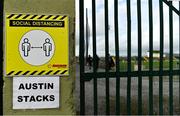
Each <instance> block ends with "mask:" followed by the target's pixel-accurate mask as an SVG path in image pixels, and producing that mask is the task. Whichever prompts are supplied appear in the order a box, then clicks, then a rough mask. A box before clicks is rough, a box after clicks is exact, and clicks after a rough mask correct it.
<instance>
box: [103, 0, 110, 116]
mask: <svg viewBox="0 0 180 116" xmlns="http://www.w3.org/2000/svg"><path fill="white" fill-rule="evenodd" d="M104 8H105V10H104V11H105V13H104V14H105V56H106V58H105V62H106V69H105V71H106V114H110V107H109V77H108V73H109V24H108V0H105V3H104Z"/></svg>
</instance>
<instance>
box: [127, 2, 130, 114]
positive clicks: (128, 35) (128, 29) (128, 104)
mask: <svg viewBox="0 0 180 116" xmlns="http://www.w3.org/2000/svg"><path fill="white" fill-rule="evenodd" d="M127 42H128V43H127V44H128V45H127V47H128V51H127V54H128V58H127V62H128V71H127V72H128V74H130V73H131V6H130V0H127ZM127 76H128V77H127V79H128V80H127V114H131V76H130V75H127Z"/></svg>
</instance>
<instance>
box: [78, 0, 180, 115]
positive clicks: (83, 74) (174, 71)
mask: <svg viewBox="0 0 180 116" xmlns="http://www.w3.org/2000/svg"><path fill="white" fill-rule="evenodd" d="M146 1H147V3H148V5H147V6H148V22H146V23H148V25H149V27H148V29H149V32H148V36H149V49H148V50H149V57H148V58H147V63H146V64H147V66H148V68H147V69H146V70H143V65H144V62H143V60H144V58H143V53H142V52H143V51H142V40H143V39H144V38H143V37H142V34H143V30H142V17H141V16H142V9H141V7H142V5H141V3H142V1H141V0H137V2H136V3H137V4H136V6H137V38H138V40H137V41H138V45H137V59H136V61H137V70H132V67H133V63H132V61H133V59H132V58H133V57H132V39H133V38H132V35H131V34H132V33H131V31H132V25H133V24H132V23H131V22H132V19H131V16H132V15H133V14H131V0H126V11H127V15H126V22H127V27H126V31H127V51H126V52H127V56H126V57H125V59H126V60H125V62H127V64H126V65H127V70H126V71H122V70H121V67H122V66H121V65H122V63H121V62H124V61H123V60H121V56H120V52H121V51H120V48H119V46H120V45H121V44H124V43H121V44H119V38H121V35H119V27H118V26H119V25H118V24H119V21H120V18H119V17H118V13H119V12H121V11H120V10H118V3H119V1H118V0H114V18H113V19H114V21H113V22H114V35H115V36H114V43H115V44H114V45H115V51H114V52H115V64H116V65H115V69H114V70H110V69H109V53H110V49H109V46H111V44H110V42H109V41H110V38H109V14H108V9H109V8H108V0H104V27H105V30H104V32H105V35H104V42H105V43H104V45H105V49H104V51H105V55H104V56H105V57H104V59H105V60H104V63H105V71H100V72H99V71H97V65H96V64H97V63H98V60H97V59H96V57H95V56H96V55H97V42H98V41H97V35H96V33H97V29H96V28H97V25H96V24H97V22H96V21H97V20H96V17H97V16H96V10H97V7H96V3H97V2H98V1H97V0H92V11H91V12H92V17H91V18H92V29H91V32H92V55H93V67H94V68H93V70H92V71H86V70H85V56H84V52H85V51H84V48H85V42H84V41H85V40H84V37H85V28H84V27H85V26H84V25H85V21H84V2H86V1H85V0H79V16H80V22H79V23H80V49H79V53H80V55H79V57H80V59H79V60H80V114H85V103H86V101H85V97H86V96H85V92H86V91H85V84H86V83H88V82H89V80H91V79H93V87H94V88H92V89H93V93H92V94H93V99H92V101H93V104H94V114H98V112H99V111H98V105H99V104H98V85H97V80H98V79H103V78H104V79H105V87H106V88H105V101H106V103H105V104H106V105H105V107H104V108H105V109H106V114H111V113H110V94H109V93H110V89H109V88H110V86H111V85H110V83H109V80H110V79H115V80H116V94H115V95H114V96H115V114H122V113H121V112H120V111H121V109H122V108H123V107H127V108H126V109H127V110H126V114H132V107H131V105H132V101H131V99H132V98H131V92H132V91H131V88H132V86H131V81H132V79H133V78H137V80H138V84H137V87H138V88H137V89H138V93H137V98H138V100H137V107H138V111H137V114H142V113H143V105H142V104H143V100H142V97H143V96H142V89H143V88H142V80H143V78H148V85H149V89H148V90H147V91H148V97H149V98H148V102H147V103H146V104H147V107H148V112H147V114H155V113H154V111H155V108H154V104H153V103H154V102H155V101H154V97H153V92H154V91H153V90H154V88H153V83H154V78H157V77H158V83H159V84H158V92H159V95H158V99H159V101H158V104H159V105H158V107H159V110H158V114H163V113H164V108H163V106H164V101H163V89H164V88H165V87H164V86H163V82H164V78H165V77H166V78H167V76H168V91H169V92H168V96H169V97H168V114H173V112H174V111H175V109H174V105H173V104H174V103H175V102H176V101H175V102H174V100H173V82H174V80H173V79H174V77H175V76H176V80H178V84H179V83H180V78H177V77H180V65H179V61H180V47H179V50H178V52H179V53H178V55H177V56H176V61H175V60H174V57H175V56H174V50H173V45H174V44H173V42H174V41H173V40H174V34H173V32H174V31H173V14H176V15H177V16H180V10H178V9H177V8H176V7H174V6H173V2H172V1H168V0H159V1H158V3H159V6H158V8H159V9H156V12H159V20H158V21H159V25H158V27H159V58H157V59H155V58H154V56H153V55H154V49H153V44H154V39H155V38H153V35H154V33H153V29H154V27H153V26H154V24H153V21H154V19H153V13H154V12H153V0H146ZM156 1H157V0H156ZM176 2H177V1H176ZM178 4H179V9H180V2H179V3H178ZM164 6H168V9H169V14H168V16H169V17H164V14H165V11H163V10H164ZM165 18H168V20H169V23H168V26H169V28H168V30H169V31H168V34H169V37H168V38H169V42H168V43H169V51H168V53H169V54H168V57H166V58H165V57H164V53H165V51H164V48H165V45H164V42H165V39H164V36H165V35H164V34H165V32H164V25H165V23H164V19H165ZM179 22H180V18H179ZM179 25H180V23H179ZM179 25H175V26H177V27H178V28H180V26H179ZM178 31H180V30H178ZM178 36H179V38H180V35H178ZM177 42H178V41H177ZM179 42H180V41H179ZM178 45H179V46H180V44H179V43H178ZM100 60H102V58H100ZM155 60H156V64H155V63H154V61H155ZM165 60H166V61H167V62H168V63H167V62H165ZM174 62H176V63H177V64H176V63H174ZM157 64H158V66H157V67H158V68H156V69H155V68H154V67H156V66H155V65H157ZM167 64H168V68H164V67H165V65H167ZM175 65H178V68H174V66H175ZM122 78H127V93H126V95H127V97H126V105H124V106H122V105H121V104H120V95H121V91H120V81H121V79H122ZM178 89H179V88H178ZM179 90H180V89H179ZM100 91H102V90H100ZM176 94H179V93H176ZM178 96H179V95H178ZM178 101H179V100H178ZM179 110H180V109H179Z"/></svg>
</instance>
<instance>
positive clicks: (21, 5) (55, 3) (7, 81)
mask: <svg viewBox="0 0 180 116" xmlns="http://www.w3.org/2000/svg"><path fill="white" fill-rule="evenodd" d="M4 13H28V14H31V13H32V14H37V13H38V14H62V15H63V14H66V15H68V16H69V65H70V66H69V69H70V70H69V77H62V78H61V79H60V108H57V109H41V110H40V109H33V110H13V109H12V100H13V98H12V95H13V90H12V89H13V88H12V83H13V77H4V88H3V98H4V100H3V114H4V115H40V114H42V115H62V114H64V115H65V114H70V115H73V114H75V113H76V111H75V105H74V94H73V93H74V89H75V38H74V35H75V0H5V3H4Z"/></svg>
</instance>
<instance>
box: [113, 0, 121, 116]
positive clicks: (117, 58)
mask: <svg viewBox="0 0 180 116" xmlns="http://www.w3.org/2000/svg"><path fill="white" fill-rule="evenodd" d="M114 28H115V50H116V74H117V75H116V114H117V115H119V114H120V77H118V75H119V71H120V67H119V33H118V31H119V29H118V0H114Z"/></svg>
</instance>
